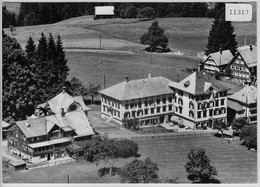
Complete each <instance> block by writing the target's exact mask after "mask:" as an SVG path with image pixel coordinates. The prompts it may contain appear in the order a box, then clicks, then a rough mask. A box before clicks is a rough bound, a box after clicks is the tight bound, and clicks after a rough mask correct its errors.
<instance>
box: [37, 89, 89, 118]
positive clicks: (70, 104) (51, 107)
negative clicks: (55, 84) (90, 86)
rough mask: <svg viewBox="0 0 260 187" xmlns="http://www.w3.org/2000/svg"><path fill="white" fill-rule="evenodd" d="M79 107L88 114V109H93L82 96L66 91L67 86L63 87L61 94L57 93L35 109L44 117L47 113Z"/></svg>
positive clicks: (57, 112) (56, 112) (51, 113)
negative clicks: (72, 94) (73, 95)
mask: <svg viewBox="0 0 260 187" xmlns="http://www.w3.org/2000/svg"><path fill="white" fill-rule="evenodd" d="M77 109H80V110H83V111H84V112H85V114H86V116H87V114H88V111H89V110H91V108H89V107H87V106H86V105H85V103H84V101H83V99H82V97H81V96H75V97H72V96H70V95H69V94H68V93H66V88H65V87H63V91H62V92H61V93H60V94H58V95H56V96H55V97H54V98H52V99H50V100H49V101H47V102H46V103H42V104H40V105H38V106H37V108H36V110H35V115H36V116H38V117H43V116H46V115H53V114H59V113H61V112H62V111H63V112H70V111H73V110H77Z"/></svg>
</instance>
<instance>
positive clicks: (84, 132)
mask: <svg viewBox="0 0 260 187" xmlns="http://www.w3.org/2000/svg"><path fill="white" fill-rule="evenodd" d="M94 134H95V133H94V131H93V130H92V128H91V126H90V124H89V121H88V119H87V117H86V115H85V113H84V112H83V111H82V110H75V111H71V112H66V113H61V114H55V115H51V116H45V117H40V118H39V117H37V116H31V117H30V118H29V119H27V120H24V121H18V122H16V124H15V125H14V126H13V127H11V128H10V130H9V131H8V133H7V139H8V151H9V152H10V153H12V154H16V155H18V156H20V157H21V158H22V159H24V160H26V161H27V162H29V163H39V162H44V161H51V160H55V159H57V158H62V157H65V156H66V155H67V154H68V153H67V152H66V149H65V148H66V146H68V145H70V144H71V143H72V142H73V141H78V140H84V139H88V138H90V137H91V136H92V135H94Z"/></svg>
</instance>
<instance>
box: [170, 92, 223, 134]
mask: <svg viewBox="0 0 260 187" xmlns="http://www.w3.org/2000/svg"><path fill="white" fill-rule="evenodd" d="M175 93H176V95H175V96H176V97H175V100H174V101H175V102H174V106H175V109H174V115H176V116H179V117H181V118H183V119H184V120H183V121H184V125H185V126H187V127H190V128H193V129H195V128H202V127H203V126H207V127H210V128H213V121H214V120H216V119H222V120H224V121H226V117H227V109H226V108H227V96H226V92H219V93H218V92H216V91H214V92H213V93H212V94H204V95H201V96H194V95H193V94H190V93H187V92H184V91H181V90H178V89H176V91H175Z"/></svg>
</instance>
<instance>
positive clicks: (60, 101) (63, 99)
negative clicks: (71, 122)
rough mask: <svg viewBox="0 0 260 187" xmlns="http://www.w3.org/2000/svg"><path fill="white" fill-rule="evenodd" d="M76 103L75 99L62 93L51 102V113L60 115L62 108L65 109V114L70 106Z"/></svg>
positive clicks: (49, 102)
mask: <svg viewBox="0 0 260 187" xmlns="http://www.w3.org/2000/svg"><path fill="white" fill-rule="evenodd" d="M74 101H75V100H74V99H73V97H71V96H70V95H69V94H67V93H66V92H61V93H60V94H58V95H56V96H55V97H54V98H52V99H51V100H49V101H48V104H49V106H50V108H51V111H52V112H54V113H55V114H58V113H60V112H61V108H63V109H64V112H67V111H68V108H69V106H70V105H71V104H72V103H73V102H74Z"/></svg>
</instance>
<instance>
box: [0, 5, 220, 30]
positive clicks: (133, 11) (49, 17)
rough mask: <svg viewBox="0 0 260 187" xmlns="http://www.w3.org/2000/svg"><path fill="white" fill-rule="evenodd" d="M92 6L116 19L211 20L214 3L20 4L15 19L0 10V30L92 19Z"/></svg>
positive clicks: (13, 16)
mask: <svg viewBox="0 0 260 187" xmlns="http://www.w3.org/2000/svg"><path fill="white" fill-rule="evenodd" d="M95 6H114V7H115V10H114V13H115V17H116V18H139V17H140V18H141V17H144V15H143V14H145V13H146V11H144V10H145V9H147V8H148V9H150V10H152V14H153V18H163V17H213V16H214V14H215V13H216V11H217V10H216V9H215V8H214V7H215V6H214V3H21V6H20V12H19V15H15V14H14V13H10V12H8V10H7V8H6V7H5V6H3V7H2V10H3V20H4V21H3V23H2V24H3V28H7V27H9V26H10V25H12V26H28V25H40V24H50V23H55V22H58V21H61V20H65V19H68V18H72V17H77V16H83V15H94V12H95Z"/></svg>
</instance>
